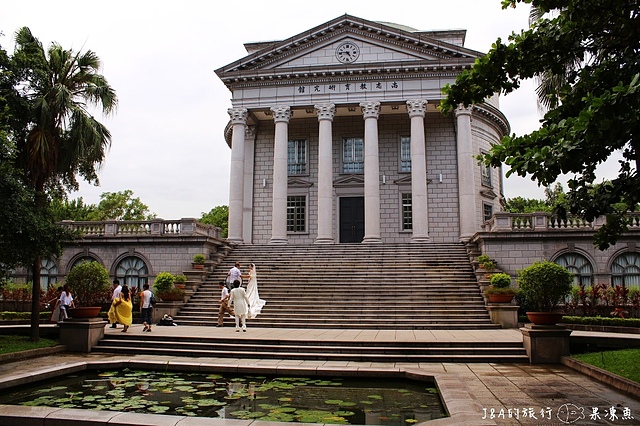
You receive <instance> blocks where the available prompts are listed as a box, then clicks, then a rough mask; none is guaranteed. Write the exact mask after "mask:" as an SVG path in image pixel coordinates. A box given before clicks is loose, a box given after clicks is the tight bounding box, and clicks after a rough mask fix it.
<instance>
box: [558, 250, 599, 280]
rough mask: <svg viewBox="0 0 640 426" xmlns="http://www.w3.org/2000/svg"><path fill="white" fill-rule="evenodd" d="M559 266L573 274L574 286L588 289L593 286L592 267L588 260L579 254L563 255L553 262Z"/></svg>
mask: <svg viewBox="0 0 640 426" xmlns="http://www.w3.org/2000/svg"><path fill="white" fill-rule="evenodd" d="M555 263H557V264H558V265H560V266H563V267H565V268H567V269H568V270H569V272H571V273H572V274H573V283H574V284H575V285H580V284H582V285H584V286H585V287H590V286H591V285H592V284H593V266H591V262H589V259H587V258H586V257H584V256H583V255H581V254H579V253H565V254H563V255H561V256H560V257H558V258H557V259H556V260H555Z"/></svg>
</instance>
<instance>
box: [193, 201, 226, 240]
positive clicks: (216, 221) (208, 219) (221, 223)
mask: <svg viewBox="0 0 640 426" xmlns="http://www.w3.org/2000/svg"><path fill="white" fill-rule="evenodd" d="M198 221H200V222H202V223H207V224H209V225H213V226H217V227H218V228H220V229H222V231H221V234H222V235H221V236H222V238H227V233H228V231H229V206H217V207H214V208H212V209H211V210H210V211H209V213H202V217H201V218H200V219H198Z"/></svg>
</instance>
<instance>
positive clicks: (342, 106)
mask: <svg viewBox="0 0 640 426" xmlns="http://www.w3.org/2000/svg"><path fill="white" fill-rule="evenodd" d="M465 35H466V31H464V30H453V31H417V30H414V29H411V28H407V27H402V26H399V25H395V24H390V23H381V22H372V21H367V20H365V19H361V18H356V17H353V16H349V15H344V16H341V17H338V18H336V19H333V20H331V21H329V22H326V23H324V24H321V25H318V26H317V27H315V28H312V29H310V30H308V31H305V32H302V33H300V34H297V35H293V36H292V37H290V38H288V39H286V40H282V41H270V42H264V43H250V44H246V45H245V47H246V49H247V52H248V55H247V56H245V57H244V58H241V59H239V60H237V61H235V62H233V63H231V64H229V65H226V66H224V67H221V68H219V69H218V70H216V74H217V75H218V77H219V78H220V79H221V80H222V81H223V82H224V84H225V85H226V86H227V87H228V88H229V90H230V91H231V93H232V98H231V108H229V115H230V118H231V119H230V122H229V124H228V126H227V128H226V131H225V137H226V141H227V143H228V144H229V146H230V147H231V150H232V153H231V183H230V197H229V240H230V241H231V242H234V243H244V244H265V243H273V244H287V243H288V244H312V243H317V244H340V243H360V242H362V243H401V242H410V241H411V242H457V241H460V240H463V241H465V240H468V239H469V238H470V237H471V236H473V235H474V234H475V233H476V232H477V231H479V230H480V229H481V227H482V224H483V223H484V222H485V221H486V220H487V219H489V218H491V216H492V215H493V213H494V212H497V211H499V210H500V206H501V201H502V174H501V171H500V170H498V169H488V168H485V167H483V166H481V165H480V164H478V162H477V161H476V160H475V159H474V156H475V155H477V154H480V153H481V152H483V151H486V150H488V149H489V147H490V145H491V144H492V143H496V142H498V141H499V140H500V138H501V137H502V136H503V135H504V134H506V133H508V132H509V124H508V122H507V120H506V118H505V116H504V115H503V114H502V113H501V112H500V110H499V109H498V101H497V97H496V98H492V99H489V100H487V102H486V103H484V104H482V105H477V106H474V107H472V108H460V109H458V110H457V111H456V112H455V113H454V114H449V115H444V114H442V113H441V112H440V111H439V110H438V105H439V103H440V100H441V99H442V98H443V95H442V91H441V89H442V87H443V86H444V85H445V84H447V83H453V82H454V80H455V78H456V76H457V75H458V74H459V73H460V72H461V71H462V70H463V69H465V68H470V67H471V65H472V64H473V62H474V60H475V59H476V58H478V57H479V56H481V55H482V54H481V53H480V52H476V51H474V50H470V49H467V48H465V47H464V41H465Z"/></svg>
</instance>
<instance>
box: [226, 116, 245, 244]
mask: <svg viewBox="0 0 640 426" xmlns="http://www.w3.org/2000/svg"><path fill="white" fill-rule="evenodd" d="M227 112H228V113H229V117H231V124H232V125H233V134H232V136H231V173H230V174H231V179H230V184H229V233H228V237H227V240H229V241H230V242H232V243H242V242H243V241H244V240H243V239H242V211H243V209H244V203H243V201H244V133H245V130H246V127H247V117H248V116H249V110H247V109H246V108H229V109H228V110H227Z"/></svg>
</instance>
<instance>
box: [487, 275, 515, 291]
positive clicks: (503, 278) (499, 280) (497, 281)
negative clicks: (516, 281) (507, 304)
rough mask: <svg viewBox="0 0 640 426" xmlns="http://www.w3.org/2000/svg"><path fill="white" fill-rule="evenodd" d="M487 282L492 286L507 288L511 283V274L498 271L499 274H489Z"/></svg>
mask: <svg viewBox="0 0 640 426" xmlns="http://www.w3.org/2000/svg"><path fill="white" fill-rule="evenodd" d="M489 282H490V283H491V285H492V286H493V287H494V288H507V287H509V286H510V285H511V276H510V275H509V274H505V273H503V272H500V273H499V274H493V275H491V278H490V279H489Z"/></svg>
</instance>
